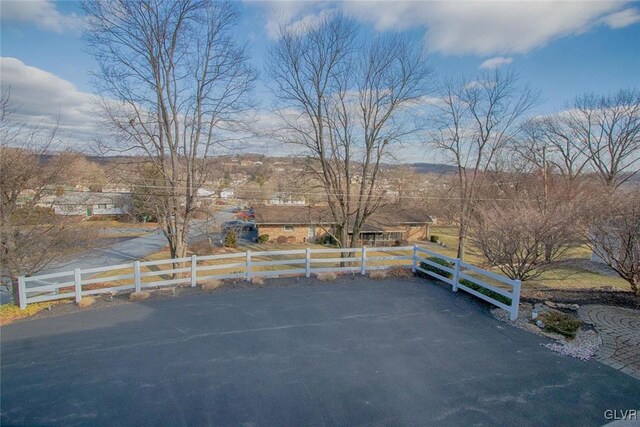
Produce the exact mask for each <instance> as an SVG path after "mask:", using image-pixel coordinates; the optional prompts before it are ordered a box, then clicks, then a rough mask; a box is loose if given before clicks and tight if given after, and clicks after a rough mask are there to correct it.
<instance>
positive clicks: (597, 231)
mask: <svg viewBox="0 0 640 427" xmlns="http://www.w3.org/2000/svg"><path fill="white" fill-rule="evenodd" d="M600 206H601V207H600V208H599V209H594V210H593V211H592V212H591V213H590V215H589V217H588V218H587V221H586V224H587V226H588V229H587V230H586V231H587V233H588V244H589V246H590V247H591V249H592V250H593V253H594V254H595V255H597V256H598V257H599V258H600V259H601V260H602V261H603V262H604V263H605V264H607V265H608V266H609V267H611V268H612V269H613V270H615V272H616V273H618V275H619V276H620V277H622V278H623V279H624V280H626V281H627V282H628V283H629V285H631V290H632V291H633V292H634V293H635V295H636V296H638V297H640V287H639V285H640V194H638V193H637V192H636V193H635V194H618V195H615V196H612V197H609V198H607V200H605V201H602V202H601V203H600Z"/></svg>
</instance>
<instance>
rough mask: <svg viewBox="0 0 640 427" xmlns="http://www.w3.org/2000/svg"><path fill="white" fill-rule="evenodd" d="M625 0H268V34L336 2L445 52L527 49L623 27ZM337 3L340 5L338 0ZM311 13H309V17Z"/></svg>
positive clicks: (634, 18) (627, 20) (381, 27)
mask: <svg viewBox="0 0 640 427" xmlns="http://www.w3.org/2000/svg"><path fill="white" fill-rule="evenodd" d="M626 3H628V2H626V1H616V0H610V1H528V2H509V1H454V0H452V1H446V2H445V1H376V2H371V1H344V2H339V3H327V2H302V1H301V2H266V3H264V5H266V7H267V8H269V10H270V13H269V12H268V13H267V24H266V28H267V34H268V35H269V37H270V38H276V37H277V36H275V35H276V34H277V28H278V27H277V23H276V22H277V19H279V18H280V19H282V18H283V17H284V18H285V19H284V22H288V23H291V22H295V21H297V20H299V19H303V18H304V17H305V16H306V17H309V16H311V15H312V16H319V14H320V11H321V10H322V8H336V7H340V8H342V10H343V11H344V12H346V13H347V14H349V15H351V16H353V17H354V18H356V19H358V20H361V21H364V22H368V23H371V24H372V25H373V26H374V28H375V29H376V30H377V31H387V30H392V31H403V30H407V29H410V28H423V29H425V30H426V32H425V42H426V45H427V47H428V48H429V49H430V50H432V51H437V52H442V53H445V54H476V55H506V54H518V53H527V52H530V51H532V50H534V49H536V48H539V47H541V46H544V45H545V44H547V43H549V42H550V41H552V40H554V39H557V38H561V37H566V36H570V35H575V34H580V33H583V32H585V31H588V30H590V29H591V28H593V27H594V26H597V25H602V24H604V25H608V26H609V27H611V28H621V27H623V26H627V25H631V24H633V23H635V22H638V20H639V19H640V17H639V16H638V11H637V10H636V9H634V8H630V9H625V10H621V9H623V8H624V7H625V4H626ZM337 4H339V6H336V5H337ZM307 19H310V18H307Z"/></svg>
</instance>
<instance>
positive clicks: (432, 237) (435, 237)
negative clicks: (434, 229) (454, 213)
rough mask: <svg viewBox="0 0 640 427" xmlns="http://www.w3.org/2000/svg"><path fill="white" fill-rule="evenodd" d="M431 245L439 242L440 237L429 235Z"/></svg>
mask: <svg viewBox="0 0 640 427" xmlns="http://www.w3.org/2000/svg"><path fill="white" fill-rule="evenodd" d="M430 240H431V241H432V242H433V243H438V240H440V236H438V235H437V234H432V235H431V239H430Z"/></svg>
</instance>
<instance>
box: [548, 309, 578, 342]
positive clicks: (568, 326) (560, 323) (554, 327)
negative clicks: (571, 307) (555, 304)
mask: <svg viewBox="0 0 640 427" xmlns="http://www.w3.org/2000/svg"><path fill="white" fill-rule="evenodd" d="M540 318H541V319H542V321H543V322H544V330H545V331H547V332H555V333H557V334H560V335H563V336H565V337H567V338H571V339H573V338H575V337H576V333H577V332H578V328H580V325H581V323H580V320H578V319H576V318H575V317H573V316H571V315H568V314H565V313H561V312H559V311H550V312H548V313H542V314H540Z"/></svg>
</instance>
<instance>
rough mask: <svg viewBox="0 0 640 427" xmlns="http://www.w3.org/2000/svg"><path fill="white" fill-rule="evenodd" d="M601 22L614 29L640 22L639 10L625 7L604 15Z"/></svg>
mask: <svg viewBox="0 0 640 427" xmlns="http://www.w3.org/2000/svg"><path fill="white" fill-rule="evenodd" d="M602 22H604V23H605V24H606V25H608V26H609V27H610V28H614V29H617V28H624V27H628V26H629V25H633V24H636V23H638V22H640V12H638V9H633V8H629V9H625V10H622V11H620V12H616V13H612V14H611V15H608V16H606V17H604V18H603V19H602Z"/></svg>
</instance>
